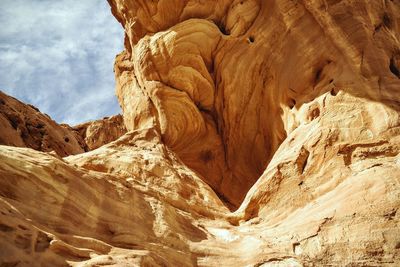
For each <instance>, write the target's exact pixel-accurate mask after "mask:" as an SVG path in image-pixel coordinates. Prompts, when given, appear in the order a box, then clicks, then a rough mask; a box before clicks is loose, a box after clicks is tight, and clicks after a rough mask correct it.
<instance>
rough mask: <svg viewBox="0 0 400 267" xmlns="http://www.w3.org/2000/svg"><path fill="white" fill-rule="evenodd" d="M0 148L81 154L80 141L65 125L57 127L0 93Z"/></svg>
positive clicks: (81, 143) (29, 108)
mask: <svg viewBox="0 0 400 267" xmlns="http://www.w3.org/2000/svg"><path fill="white" fill-rule="evenodd" d="M0 129H1V130H0V144H1V145H9V146H18V147H29V148H33V149H36V150H40V151H45V152H50V151H55V153H56V154H57V155H59V156H62V157H63V156H67V155H72V154H79V153H82V152H84V149H83V147H82V146H83V140H82V138H81V137H80V136H78V135H77V134H76V133H75V132H74V131H73V130H72V129H71V127H69V126H68V125H66V124H62V125H59V124H57V123H56V122H55V121H53V120H52V119H51V118H50V117H49V116H47V115H46V114H43V113H41V112H40V111H39V110H38V109H37V108H36V107H34V106H32V105H27V104H24V103H22V102H20V101H18V100H17V99H15V98H13V97H11V96H8V95H6V94H4V93H3V92H1V91H0Z"/></svg>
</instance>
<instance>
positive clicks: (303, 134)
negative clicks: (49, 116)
mask: <svg viewBox="0 0 400 267" xmlns="http://www.w3.org/2000/svg"><path fill="white" fill-rule="evenodd" d="M109 3H110V5H111V7H112V12H113V14H114V15H115V16H116V18H117V19H118V20H119V21H120V22H121V24H122V25H123V27H124V29H125V32H126V37H125V51H124V52H122V53H121V54H120V55H118V57H117V59H116V64H115V74H116V82H117V87H116V93H117V96H118V99H119V101H120V104H121V106H122V109H123V113H124V114H123V117H124V118H123V119H124V122H125V125H126V128H127V129H128V131H129V132H128V133H126V134H125V135H123V136H121V137H120V138H119V139H118V140H116V141H114V142H112V143H109V144H107V145H104V146H102V147H100V148H98V149H95V150H93V151H91V152H87V153H82V154H79V155H74V156H69V157H66V158H63V159H58V158H55V157H52V156H50V155H48V154H45V153H42V152H37V151H34V150H31V149H28V148H15V147H7V146H0V178H1V179H0V183H1V184H0V196H1V199H2V202H1V205H0V209H1V213H0V237H1V238H0V246H1V247H2V248H4V249H3V250H1V251H0V259H2V262H3V263H5V264H9V265H12V264H20V265H22V266H24V265H26V266H31V265H35V264H36V265H40V264H42V265H44V266H47V265H49V263H50V262H54V263H56V265H73V266H99V265H111V266H112V265H114V266H137V265H140V266H399V265H400V212H399V208H400V154H399V152H400V140H399V139H400V116H399V115H400V112H399V110H400V106H399V103H400V92H399V89H400V71H399V70H400V65H399V64H400V63H399V55H400V54H399V51H400V42H399V40H400V29H399V27H400V26H399V25H400V24H399V23H400V2H399V1H362V0H359V1H350V0H339V1H328V0H324V1H322V0H321V1H318V0H310V1H289V0H282V1H281V0H279V1H274V0H271V1H257V0H247V1H246V0H244V1H236V0H225V1H212V0H209V1H194V0H193V1H192V0H187V1H166V0H165V1H164V0H161V1H134V0H131V1H124V0H110V1H109ZM242 200H243V201H242ZM235 207H238V209H237V210H236V211H234V212H231V211H229V210H228V208H230V209H234V208H235Z"/></svg>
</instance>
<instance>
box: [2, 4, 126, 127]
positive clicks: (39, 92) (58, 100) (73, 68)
mask: <svg viewBox="0 0 400 267" xmlns="http://www.w3.org/2000/svg"><path fill="white" fill-rule="evenodd" d="M0 24H1V25H2V27H1V29H0V90H3V91H5V92H6V93H8V94H10V95H13V96H15V97H17V98H18V99H20V100H22V101H24V102H28V103H31V104H33V105H35V106H37V107H38V108H39V109H40V110H41V111H42V112H45V113H47V114H49V115H50V116H51V117H52V118H53V119H55V120H56V121H58V122H67V123H69V124H76V123H79V122H83V121H87V120H92V119H96V118H100V117H103V116H107V115H112V114H116V113H118V112H120V109H119V106H118V103H117V100H116V97H115V96H114V74H113V71H112V68H113V62H114V57H115V55H116V54H117V53H119V52H120V51H121V50H122V48H123V47H122V46H123V31H122V27H121V26H120V25H119V24H118V22H117V21H116V20H115V19H114V18H113V17H112V15H111V11H110V8H109V6H108V4H107V2H106V1H98V0H85V1H74V0H59V1H52V0H31V1H26V0H1V1H0Z"/></svg>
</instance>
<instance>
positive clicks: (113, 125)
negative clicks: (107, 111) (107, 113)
mask: <svg viewBox="0 0 400 267" xmlns="http://www.w3.org/2000/svg"><path fill="white" fill-rule="evenodd" d="M72 128H73V129H74V130H75V131H77V132H78V133H79V136H81V137H82V138H83V141H84V148H85V150H86V151H89V150H93V149H96V148H99V147H101V146H103V145H105V144H108V143H110V142H112V141H114V140H116V139H118V138H119V137H121V136H122V135H124V134H125V133H126V128H125V125H124V122H123V118H122V116H121V115H115V116H111V117H105V118H103V119H100V120H95V121H89V122H86V123H82V124H79V125H76V126H74V127H72Z"/></svg>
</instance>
